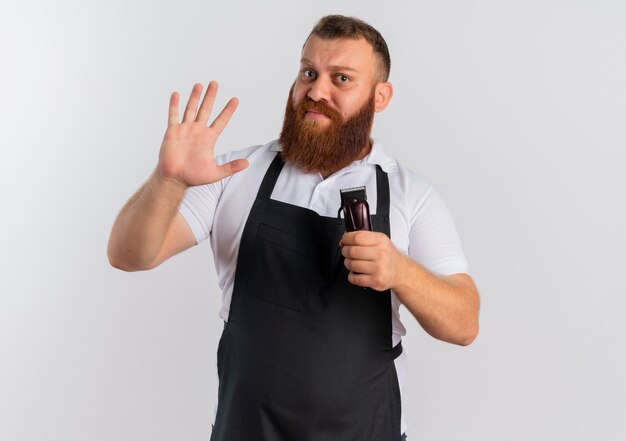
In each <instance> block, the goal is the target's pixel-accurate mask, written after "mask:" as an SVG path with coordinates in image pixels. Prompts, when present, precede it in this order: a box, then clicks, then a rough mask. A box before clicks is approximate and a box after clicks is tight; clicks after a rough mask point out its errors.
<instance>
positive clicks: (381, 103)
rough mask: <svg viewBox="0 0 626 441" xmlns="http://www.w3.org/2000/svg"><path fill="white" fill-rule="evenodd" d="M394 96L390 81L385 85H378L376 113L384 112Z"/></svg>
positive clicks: (376, 88)
mask: <svg viewBox="0 0 626 441" xmlns="http://www.w3.org/2000/svg"><path fill="white" fill-rule="evenodd" d="M392 96H393V86H392V85H391V83H390V82H389V81H386V82H384V83H378V84H377V85H376V87H375V89H374V101H375V105H374V110H375V111H376V112H382V111H383V110H385V108H386V107H387V105H388V104H389V101H391V97H392Z"/></svg>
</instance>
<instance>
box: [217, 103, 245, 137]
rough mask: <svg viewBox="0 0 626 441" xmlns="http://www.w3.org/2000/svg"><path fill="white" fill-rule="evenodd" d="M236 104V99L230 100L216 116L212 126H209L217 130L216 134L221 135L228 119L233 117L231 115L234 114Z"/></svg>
mask: <svg viewBox="0 0 626 441" xmlns="http://www.w3.org/2000/svg"><path fill="white" fill-rule="evenodd" d="M238 104H239V100H238V99H237V98H231V99H230V101H229V102H228V103H227V104H226V106H225V107H224V109H223V110H222V111H221V112H220V114H219V115H217V118H215V121H213V124H211V127H212V128H213V129H215V130H217V133H218V134H219V133H222V130H224V127H226V124H228V121H230V118H231V117H232V116H233V113H235V110H236V109H237V105H238Z"/></svg>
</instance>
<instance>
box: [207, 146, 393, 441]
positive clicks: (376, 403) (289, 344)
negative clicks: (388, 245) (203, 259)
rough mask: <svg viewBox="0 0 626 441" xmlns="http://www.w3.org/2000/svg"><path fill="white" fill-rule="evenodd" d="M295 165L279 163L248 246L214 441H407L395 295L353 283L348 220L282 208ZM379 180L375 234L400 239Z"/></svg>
mask: <svg viewBox="0 0 626 441" xmlns="http://www.w3.org/2000/svg"><path fill="white" fill-rule="evenodd" d="M283 164H284V163H283V161H282V159H281V157H280V154H278V155H276V158H275V159H274V161H273V162H272V164H271V165H270V167H269V168H268V171H267V173H266V174H265V177H264V178H263V182H262V184H261V187H260V189H259V192H258V194H257V197H256V200H255V202H254V204H253V206H252V209H251V211H250V215H249V216H248V220H247V222H246V225H245V228H244V231H243V234H242V237H241V244H240V247H239V257H238V259H237V270H236V273H235V285H234V290H233V296H232V300H231V305H230V313H229V318H228V323H226V324H225V327H224V332H223V333H222V337H221V339H220V342H219V346H218V351H217V360H218V361H217V364H218V366H217V367H218V376H219V391H218V408H217V415H216V420H215V425H214V427H213V432H212V434H211V441H296V440H297V441H365V440H372V441H373V440H376V441H398V440H399V439H400V390H399V386H398V379H397V374H396V370H395V364H394V359H395V358H396V357H398V356H399V355H400V353H401V352H402V347H401V345H397V346H396V347H395V348H394V347H392V324H391V292H390V291H385V292H377V291H374V290H372V289H369V288H367V289H366V288H362V287H358V286H355V285H352V284H351V283H350V282H348V270H347V269H346V268H345V266H344V264H343V256H342V255H341V251H340V248H339V240H340V239H341V236H342V235H343V233H344V231H345V228H344V223H343V220H342V219H339V218H334V217H325V216H320V215H319V214H317V213H316V212H314V211H312V210H310V209H308V208H303V207H299V206H295V205H291V204H287V203H284V202H280V201H275V200H272V199H271V198H270V197H271V195H272V191H273V189H274V185H275V183H276V180H277V179H278V176H279V174H280V171H281V169H282V167H283ZM376 181H377V195H378V197H377V199H378V202H377V209H376V214H375V215H372V226H373V229H374V230H375V231H380V232H384V233H385V234H387V235H388V236H389V235H390V227H389V181H388V178H387V174H386V173H385V172H383V171H382V169H381V168H380V167H379V166H377V170H376ZM337 206H339V194H337Z"/></svg>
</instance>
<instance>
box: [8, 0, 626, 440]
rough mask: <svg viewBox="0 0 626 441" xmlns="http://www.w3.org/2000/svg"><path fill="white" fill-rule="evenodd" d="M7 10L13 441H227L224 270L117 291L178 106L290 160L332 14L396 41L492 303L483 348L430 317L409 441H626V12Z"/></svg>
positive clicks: (182, 259) (380, 126)
mask: <svg viewBox="0 0 626 441" xmlns="http://www.w3.org/2000/svg"><path fill="white" fill-rule="evenodd" d="M8 3H9V2H3V3H2V6H1V8H0V57H1V58H0V63H1V66H2V68H1V69H0V79H1V81H0V103H1V104H0V124H1V130H0V147H1V151H0V152H1V154H0V161H1V162H0V164H1V165H2V167H1V168H0V192H1V197H0V207H1V210H2V211H1V217H0V226H1V228H0V274H1V277H0V292H1V296H0V439H2V440H7V441H23V440H28V441H38V440H45V441H56V440H59V441H61V440H62V441H79V440H80V441H84V440H90V441H100V440H116V441H125V440H129V441H130V440H152V441H160V440H186V441H193V440H198V441H200V440H208V438H209V432H210V423H211V420H212V415H213V404H214V398H215V395H216V386H217V382H216V374H215V368H214V365H215V350H216V344H217V340H218V338H219V334H220V331H221V326H222V323H221V322H220V320H219V318H218V316H217V310H218V306H219V298H220V294H219V292H218V289H217V286H216V281H215V275H214V270H213V265H212V261H211V255H210V249H209V248H208V244H207V243H205V244H202V245H200V246H198V247H195V248H193V249H192V250H190V251H188V252H186V253H184V254H182V255H180V256H177V257H175V258H174V259H172V260H171V261H169V262H167V263H165V264H164V265H162V266H161V267H160V268H157V269H155V270H153V271H149V272H145V273H133V274H128V273H123V272H121V271H118V270H115V269H113V268H111V267H110V266H109V265H108V262H107V259H106V243H107V239H108V234H109V231H110V228H111V225H112V222H113V220H114V218H115V216H116V214H117V212H118V211H119V209H120V208H121V206H122V205H123V204H124V202H125V201H126V200H127V199H128V197H130V196H131V194H132V193H133V192H134V191H135V190H136V189H137V188H138V187H139V186H140V185H141V184H142V182H143V181H144V180H145V179H146V178H147V177H148V175H149V174H150V172H151V171H152V169H153V168H154V166H155V164H156V158H157V153H158V148H159V145H160V141H161V137H162V135H163V132H164V130H165V124H166V116H167V103H168V99H169V95H170V93H171V91H172V90H179V91H181V92H182V94H183V96H184V97H185V100H186V96H187V95H188V93H189V90H190V89H191V86H192V84H193V83H194V82H203V83H204V84H206V83H208V81H209V80H211V79H216V80H218V81H219V82H220V85H221V88H220V92H219V93H220V95H219V100H220V102H219V105H220V107H221V106H222V105H223V104H225V102H226V101H227V99H228V98H229V97H231V96H237V97H239V99H240V101H241V104H240V107H239V109H238V110H237V113H236V114H235V116H234V118H233V119H232V121H231V124H230V125H229V127H228V128H227V129H226V131H225V133H224V134H223V136H222V138H221V139H220V141H219V144H218V153H221V152H225V151H227V150H229V149H238V148H243V147H246V146H249V145H253V144H258V143H264V142H266V141H268V140H271V139H273V138H275V137H277V135H278V133H279V130H280V126H281V123H282V116H283V109H284V103H285V99H286V97H287V92H288V88H289V86H290V85H291V82H292V81H293V79H294V77H295V75H296V71H297V68H298V60H299V55H300V48H301V45H302V43H303V42H304V39H305V38H306V36H307V35H308V32H309V30H310V28H311V27H312V26H313V24H314V23H315V21H316V20H317V19H318V18H319V17H320V16H321V15H324V14H327V13H336V12H339V13H344V14H348V15H355V16H358V17H360V18H362V19H365V20H366V21H369V22H370V23H371V24H373V25H374V26H375V27H377V28H378V29H379V30H380V31H381V32H382V34H383V35H384V36H385V38H386V39H387V42H388V44H389V47H390V50H391V56H392V73H391V81H392V82H393V84H394V86H395V96H394V99H393V100H392V103H391V105H390V107H389V108H388V109H387V110H386V111H385V112H384V113H383V114H381V115H379V116H378V117H377V122H376V126H375V136H376V137H377V138H379V139H380V140H381V141H383V144H384V146H385V149H386V150H387V151H388V152H389V153H390V154H392V155H393V156H395V157H396V158H398V159H399V160H400V161H402V162H403V163H404V164H407V165H408V166H409V167H410V168H411V169H413V170H414V171H415V172H417V173H418V174H420V175H421V176H423V177H424V178H426V179H427V180H428V181H430V182H431V183H432V184H433V185H434V186H435V187H436V188H437V189H438V190H439V192H440V193H441V194H442V195H443V197H444V199H445V200H446V201H447V203H448V205H449V207H450V209H451V211H452V213H453V215H454V217H455V220H456V222H457V225H458V229H459V231H460V233H461V237H462V239H463V243H464V247H465V251H466V253H467V256H468V258H469V261H470V264H471V271H472V274H473V276H474V278H475V280H476V282H477V284H478V287H479V289H480V291H481V295H482V302H483V303H482V310H481V333H480V335H479V337H478V339H477V340H476V342H475V343H474V344H473V345H471V346H470V347H467V348H461V347H456V346H452V345H448V344H445V343H442V342H439V341H436V340H434V339H432V338H430V337H429V336H427V335H426V334H425V333H424V331H422V330H421V329H420V328H419V326H418V325H417V324H416V323H415V321H414V320H413V319H412V318H411V317H410V315H409V314H408V312H406V310H405V311H404V313H403V318H404V321H405V322H406V323H407V327H408V336H407V338H406V339H405V349H406V352H407V354H408V357H409V378H408V380H407V385H406V394H405V395H406V403H405V404H406V406H405V409H404V412H405V416H406V419H407V421H408V424H409V429H408V432H407V433H408V436H409V440H481V441H484V440H494V441H501V440H589V439H607V440H617V439H625V438H626V428H625V427H624V425H625V424H626V423H625V421H626V405H625V404H624V396H625V395H626V380H625V379H624V377H625V373H626V354H625V350H624V347H625V344H624V341H625V339H626V330H625V328H626V327H625V325H624V310H625V307H626V300H625V299H624V297H625V296H624V295H625V294H626V290H625V289H624V283H625V279H624V269H625V268H626V259H625V257H624V256H625V253H624V250H625V249H626V234H624V228H625V227H626V196H625V193H626V191H625V190H626V185H625V184H626V178H625V177H624V172H623V170H624V168H625V164H626V154H625V153H624V150H625V147H626V124H625V123H626V3H624V2H623V1H617V0H616V1H603V0H596V1H591V0H589V1H576V0H569V1H557V0H553V1H550V0H543V1H536V0H526V1H502V0H501V1H496V0H493V1H472V2H469V1H461V0H458V1H441V0H439V1H435V0H431V1H411V2H409V1H406V2H402V1H388V2H380V1H377V2H373V1H372V2H368V1H343V2H336V1H322V0H318V1H316V2H287V1H285V2H277V1H270V2H268V1H264V2H247V3H242V2H237V1H230V2H226V1H220V2H218V1H206V0H205V1H191V0H179V1H169V2H166V1H155V0H152V1H147V0H143V1H137V0H126V1H119V0H110V1H107V2H102V1H93V0H82V1H78V0H74V1H72V0H67V1H43V0H42V1H29V0H23V1H19V2H17V1H14V2H10V3H11V4H10V5H9V4H8Z"/></svg>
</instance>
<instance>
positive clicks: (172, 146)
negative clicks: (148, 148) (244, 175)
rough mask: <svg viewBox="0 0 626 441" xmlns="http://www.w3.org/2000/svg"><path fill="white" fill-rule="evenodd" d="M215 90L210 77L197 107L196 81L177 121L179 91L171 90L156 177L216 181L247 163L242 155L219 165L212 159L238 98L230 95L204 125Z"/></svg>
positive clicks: (197, 182) (187, 182)
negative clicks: (209, 122) (216, 113)
mask: <svg viewBox="0 0 626 441" xmlns="http://www.w3.org/2000/svg"><path fill="white" fill-rule="evenodd" d="M216 94H217V83H216V82H215V81H211V82H210V83H209V86H208V88H207V91H206V93H205V95H204V99H203V100H202V104H200V108H198V102H199V101H200V97H201V96H202V85H201V84H195V85H194V86H193V89H192V90H191V95H190V97H189V101H188V102H187V107H186V108H185V113H184V115H183V121H182V122H179V94H178V92H174V93H172V96H171V97H170V105H169V116H168V126H167V130H166V132H165V136H164V137H163V143H162V144H161V151H160V153H159V163H158V166H157V169H156V174H157V176H158V177H159V178H161V179H163V180H165V181H169V182H175V183H177V184H179V185H181V186H182V187H184V188H186V187H191V186H195V185H203V184H210V183H213V182H216V181H219V180H221V179H223V178H225V177H227V176H230V175H232V174H234V173H237V172H239V171H241V170H243V169H245V168H246V167H247V166H248V161H246V160H245V159H237V160H235V161H231V162H228V163H226V164H222V165H218V164H217V163H216V162H215V157H214V147H215V142H216V141H217V138H218V137H219V135H220V134H221V133H222V131H223V130H224V128H225V127H226V125H227V124H228V121H229V120H230V118H231V116H232V115H233V113H234V112H235V109H236V108H237V104H238V100H237V98H231V99H230V101H228V103H227V104H226V106H225V107H224V109H223V110H222V112H221V113H220V114H219V115H218V116H217V118H215V120H214V121H213V123H212V124H211V125H210V126H208V127H207V123H208V120H209V117H210V115H211V111H212V109H213V103H214V102H215V96H216Z"/></svg>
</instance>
